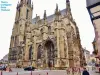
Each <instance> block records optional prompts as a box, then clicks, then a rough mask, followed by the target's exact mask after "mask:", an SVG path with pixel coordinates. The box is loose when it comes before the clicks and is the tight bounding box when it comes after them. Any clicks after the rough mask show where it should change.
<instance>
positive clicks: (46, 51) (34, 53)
mask: <svg viewBox="0 0 100 75" xmlns="http://www.w3.org/2000/svg"><path fill="white" fill-rule="evenodd" d="M16 9H17V10H16V18H15V23H14V26H13V30H12V35H11V42H10V48H9V62H10V63H15V64H16V66H21V67H25V66H29V65H33V66H34V67H37V68H42V69H44V68H47V67H48V68H49V67H52V68H66V67H76V66H81V58H80V56H81V43H80V36H79V30H78V27H77V25H76V23H75V21H74V20H73V17H72V14H71V8H70V2H69V0H66V8H65V9H64V10H62V11H60V10H59V9H58V5H56V9H55V13H54V14H53V15H51V16H47V15H46V11H44V17H43V19H40V17H39V16H37V15H36V17H35V18H34V19H32V11H33V4H31V0H21V1H20V3H18V5H17V8H16Z"/></svg>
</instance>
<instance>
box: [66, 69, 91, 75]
mask: <svg viewBox="0 0 100 75" xmlns="http://www.w3.org/2000/svg"><path fill="white" fill-rule="evenodd" d="M88 70H89V69H88ZM88 70H87V69H86V68H68V69H67V74H70V73H71V72H72V73H73V72H77V73H78V72H79V73H82V75H90V74H89V72H88Z"/></svg>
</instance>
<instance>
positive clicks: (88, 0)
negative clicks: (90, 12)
mask: <svg viewBox="0 0 100 75" xmlns="http://www.w3.org/2000/svg"><path fill="white" fill-rule="evenodd" d="M86 1H87V7H89V6H91V5H94V4H96V3H98V2H100V0H86Z"/></svg>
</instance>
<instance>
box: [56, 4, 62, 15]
mask: <svg viewBox="0 0 100 75" xmlns="http://www.w3.org/2000/svg"><path fill="white" fill-rule="evenodd" d="M55 15H61V13H60V10H59V9H58V4H56V9H55Z"/></svg>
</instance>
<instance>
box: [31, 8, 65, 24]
mask: <svg viewBox="0 0 100 75" xmlns="http://www.w3.org/2000/svg"><path fill="white" fill-rule="evenodd" d="M65 14H66V9H63V10H61V15H65ZM53 18H54V14H52V15H50V16H47V21H48V22H52V21H53ZM41 20H43V19H41ZM35 22H36V18H33V19H32V24H35Z"/></svg>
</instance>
